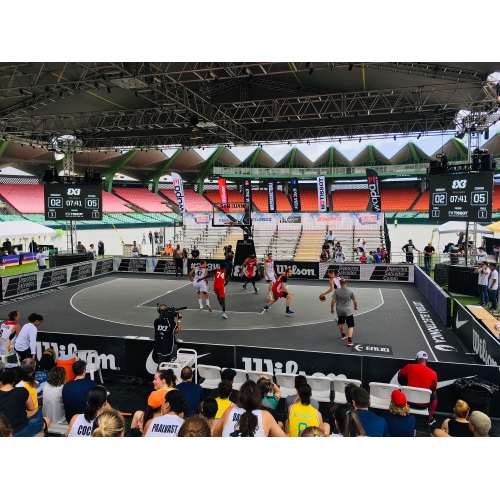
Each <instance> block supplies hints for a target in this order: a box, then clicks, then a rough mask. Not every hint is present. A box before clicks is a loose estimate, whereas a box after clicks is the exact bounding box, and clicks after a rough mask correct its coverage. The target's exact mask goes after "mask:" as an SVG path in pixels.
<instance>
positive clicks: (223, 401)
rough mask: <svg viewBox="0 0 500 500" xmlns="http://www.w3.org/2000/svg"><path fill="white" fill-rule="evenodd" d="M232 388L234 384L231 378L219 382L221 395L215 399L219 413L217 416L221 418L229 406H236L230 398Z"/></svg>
mask: <svg viewBox="0 0 500 500" xmlns="http://www.w3.org/2000/svg"><path fill="white" fill-rule="evenodd" d="M232 390H233V384H232V382H230V381H229V380H221V381H220V382H219V396H218V397H216V398H215V401H217V414H216V415H215V418H217V419H220V418H221V417H222V414H223V413H224V412H225V411H226V410H227V409H228V408H230V407H231V406H234V403H233V402H232V401H231V400H230V399H229V396H230V395H231V391H232Z"/></svg>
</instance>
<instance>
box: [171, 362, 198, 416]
mask: <svg viewBox="0 0 500 500" xmlns="http://www.w3.org/2000/svg"><path fill="white" fill-rule="evenodd" d="M181 380H182V382H181V383H180V384H179V385H177V389H179V391H181V392H182V394H183V395H184V399H185V400H186V402H187V404H188V411H187V413H186V416H187V417H190V416H192V415H198V413H199V412H200V410H201V403H202V401H203V387H201V385H199V384H196V383H194V382H193V370H192V369H191V367H190V366H185V367H184V368H183V369H182V370H181Z"/></svg>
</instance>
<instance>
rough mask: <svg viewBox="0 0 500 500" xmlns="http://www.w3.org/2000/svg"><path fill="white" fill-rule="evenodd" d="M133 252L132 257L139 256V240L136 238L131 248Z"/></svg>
mask: <svg viewBox="0 0 500 500" xmlns="http://www.w3.org/2000/svg"><path fill="white" fill-rule="evenodd" d="M130 250H131V252H132V257H139V247H138V245H137V241H135V240H134V242H133V243H132V248H131V249H130Z"/></svg>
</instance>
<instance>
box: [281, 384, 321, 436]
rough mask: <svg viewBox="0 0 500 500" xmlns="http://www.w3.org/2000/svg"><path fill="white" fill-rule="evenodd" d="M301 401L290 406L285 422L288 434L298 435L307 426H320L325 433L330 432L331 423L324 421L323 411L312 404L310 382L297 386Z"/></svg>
mask: <svg viewBox="0 0 500 500" xmlns="http://www.w3.org/2000/svg"><path fill="white" fill-rule="evenodd" d="M297 393H298V399H299V401H297V402H295V403H293V404H292V405H290V407H289V408H288V418H287V420H286V422H285V432H286V434H287V436H290V437H298V436H299V435H300V433H301V432H302V431H303V430H304V429H305V428H306V427H311V426H313V427H319V428H320V429H322V430H323V431H324V432H325V434H330V425H329V424H326V423H324V422H323V417H322V415H321V413H320V412H319V411H318V410H317V409H316V408H314V407H313V406H312V405H311V395H312V389H311V386H310V385H309V384H302V385H300V386H299V387H298V388H297Z"/></svg>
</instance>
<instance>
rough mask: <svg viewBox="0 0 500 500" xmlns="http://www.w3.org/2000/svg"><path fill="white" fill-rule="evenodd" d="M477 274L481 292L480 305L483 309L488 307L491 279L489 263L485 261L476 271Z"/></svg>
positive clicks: (478, 287)
mask: <svg viewBox="0 0 500 500" xmlns="http://www.w3.org/2000/svg"><path fill="white" fill-rule="evenodd" d="M474 272H475V273H476V274H477V289H478V292H479V305H481V306H483V307H488V303H489V298H488V280H489V278H490V270H489V269H488V263H487V262H486V261H485V260H483V262H481V265H480V266H479V267H477V268H476V269H474Z"/></svg>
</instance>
